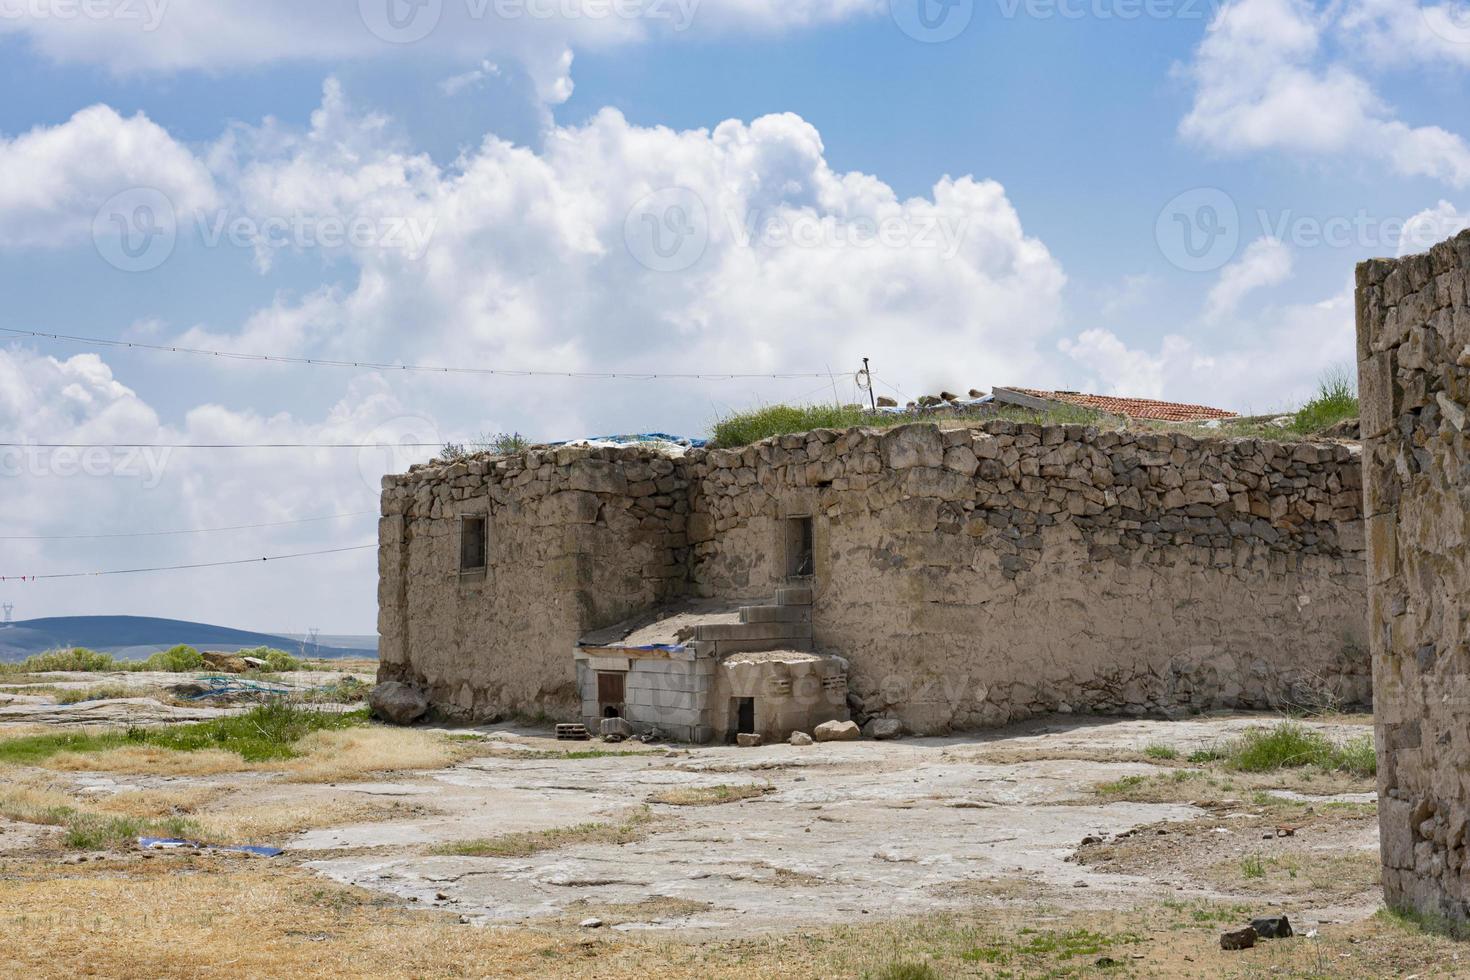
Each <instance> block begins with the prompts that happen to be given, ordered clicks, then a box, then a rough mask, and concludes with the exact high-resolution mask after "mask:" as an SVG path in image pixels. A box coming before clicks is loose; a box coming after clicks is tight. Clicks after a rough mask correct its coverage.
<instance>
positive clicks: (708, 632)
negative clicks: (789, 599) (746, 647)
mask: <svg viewBox="0 0 1470 980" xmlns="http://www.w3.org/2000/svg"><path fill="white" fill-rule="evenodd" d="M811 637H812V624H811V619H810V617H808V619H807V620H806V621H805V622H779V621H775V622H756V623H707V624H705V625H703V626H696V627H695V628H694V639H695V640H766V641H770V642H771V643H772V646H771V647H770V649H780V648H781V643H782V642H783V641H785V640H809V639H811Z"/></svg>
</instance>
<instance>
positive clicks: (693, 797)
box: [648, 784, 775, 806]
mask: <svg viewBox="0 0 1470 980" xmlns="http://www.w3.org/2000/svg"><path fill="white" fill-rule="evenodd" d="M773 789H775V787H774V786H756V785H745V786H729V785H725V784H721V785H719V786H679V787H675V788H673V789H666V790H661V791H660V792H657V793H654V794H653V795H652V796H650V797H649V798H648V802H650V803H663V804H665V805H667V806H714V805H716V804H719V803H734V802H736V801H738V800H749V799H752V798H754V797H757V796H764V795H765V794H767V793H769V792H771V791H772V790H773Z"/></svg>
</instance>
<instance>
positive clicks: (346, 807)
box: [194, 799, 425, 844]
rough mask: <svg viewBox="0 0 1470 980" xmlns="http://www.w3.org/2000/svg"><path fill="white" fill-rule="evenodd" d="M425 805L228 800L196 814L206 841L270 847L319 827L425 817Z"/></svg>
mask: <svg viewBox="0 0 1470 980" xmlns="http://www.w3.org/2000/svg"><path fill="white" fill-rule="evenodd" d="M424 812H425V808H424V807H423V806H420V805H417V804H412V803H405V802H403V801H401V800H304V801H299V802H287V801H278V802H268V803H249V804H245V805H243V806H241V805H237V804H235V803H233V802H231V801H230V800H228V799H226V800H224V801H221V802H220V803H219V804H217V805H216V806H214V807H212V808H211V809H209V810H205V811H203V812H199V813H196V814H194V819H195V821H196V822H197V823H198V824H199V827H200V829H201V831H202V833H203V835H204V838H205V839H206V840H210V841H220V842H230V843H250V844H269V843H275V842H278V841H280V840H281V839H282V838H284V837H286V836H289V835H290V834H295V833H299V832H300V831H303V830H313V829H315V828H318V827H334V826H337V825H340V824H347V823H360V822H366V821H370V820H395V819H400V818H403V817H408V816H416V815H420V814H423V813H424Z"/></svg>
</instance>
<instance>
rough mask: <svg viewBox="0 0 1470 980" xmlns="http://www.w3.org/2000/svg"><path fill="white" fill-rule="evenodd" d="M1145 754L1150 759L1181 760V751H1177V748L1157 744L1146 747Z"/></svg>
mask: <svg viewBox="0 0 1470 980" xmlns="http://www.w3.org/2000/svg"><path fill="white" fill-rule="evenodd" d="M1143 754H1144V755H1146V756H1148V757H1149V758H1150V759H1177V758H1179V750H1178V749H1176V748H1174V746H1172V745H1160V744H1158V743H1157V742H1156V743H1154V744H1153V745H1148V746H1145V747H1144V749H1143Z"/></svg>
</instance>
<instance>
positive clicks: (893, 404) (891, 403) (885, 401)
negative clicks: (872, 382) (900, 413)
mask: <svg viewBox="0 0 1470 980" xmlns="http://www.w3.org/2000/svg"><path fill="white" fill-rule="evenodd" d="M878 407H879V408H897V407H898V401H897V400H896V399H893V398H889V397H888V396H887V395H880V396H879V397H878Z"/></svg>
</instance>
